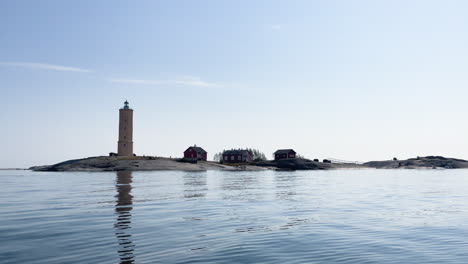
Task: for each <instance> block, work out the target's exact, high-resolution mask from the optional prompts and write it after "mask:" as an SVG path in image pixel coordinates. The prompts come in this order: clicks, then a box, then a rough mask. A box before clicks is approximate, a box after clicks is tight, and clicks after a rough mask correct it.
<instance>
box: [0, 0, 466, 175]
mask: <svg viewBox="0 0 468 264" xmlns="http://www.w3.org/2000/svg"><path fill="white" fill-rule="evenodd" d="M467 7H468V3H467V2H466V1H344V0H343V1H214V0H213V1H22V0H18V1H1V2H0V43H1V44H0V47H1V48H0V82H1V83H0V87H1V91H2V99H3V100H2V103H3V108H4V110H3V111H2V113H3V114H1V115H0V122H2V124H4V126H3V128H2V129H1V131H2V133H1V136H0V145H1V146H2V147H3V151H2V153H1V154H0V155H1V156H0V167H27V166H32V165H38V164H51V163H56V162H59V161H62V160H66V159H72V158H80V157H88V156H96V155H107V153H109V152H111V151H116V148H117V143H116V142H117V128H118V108H120V107H121V106H122V103H123V101H125V100H126V99H127V100H129V101H130V104H131V106H132V107H133V108H134V109H135V112H134V114H135V117H134V119H135V121H134V122H135V125H134V142H135V152H136V153H137V154H146V155H158V156H173V157H174V156H181V155H182V151H183V150H185V148H186V147H187V146H188V145H192V144H197V145H200V146H202V147H204V148H205V149H206V150H207V151H208V152H209V157H212V155H213V154H214V153H215V152H218V151H221V150H222V149H230V148H238V147H251V148H258V149H260V150H262V151H264V152H265V153H266V154H267V156H270V155H271V153H272V152H273V151H275V150H276V149H277V148H294V149H295V150H296V151H297V152H298V153H300V154H302V155H304V156H306V157H308V158H320V159H322V158H338V159H345V160H360V161H366V160H376V159H389V158H393V157H394V156H396V157H398V158H408V157H414V156H417V155H419V156H422V155H445V156H452V157H459V158H465V159H468V140H467V139H466V135H468V125H467V122H465V119H466V113H467V110H468V105H467V104H466V103H465V102H466V98H468V90H467V89H466V88H467V85H468V77H467V74H466V73H467V71H468V50H467V49H466V47H467V46H468V45H467V44H468V43H467V42H468V37H467V36H468V17H467V16H466V12H465V11H466V10H467Z"/></svg>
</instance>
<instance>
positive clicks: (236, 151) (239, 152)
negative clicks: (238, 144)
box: [223, 149, 250, 155]
mask: <svg viewBox="0 0 468 264" xmlns="http://www.w3.org/2000/svg"><path fill="white" fill-rule="evenodd" d="M246 154H249V155H250V152H249V151H248V150H246V149H232V150H226V151H224V152H223V155H246Z"/></svg>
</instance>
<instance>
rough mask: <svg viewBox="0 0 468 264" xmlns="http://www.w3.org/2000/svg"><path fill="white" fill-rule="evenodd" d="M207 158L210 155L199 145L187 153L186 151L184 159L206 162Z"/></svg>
mask: <svg viewBox="0 0 468 264" xmlns="http://www.w3.org/2000/svg"><path fill="white" fill-rule="evenodd" d="M207 156H208V153H207V152H206V151H205V150H204V149H202V148H200V147H197V145H195V146H193V147H189V148H188V149H187V150H186V151H184V158H186V159H191V160H204V161H206V157H207Z"/></svg>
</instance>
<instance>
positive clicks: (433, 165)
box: [29, 156, 468, 171]
mask: <svg viewBox="0 0 468 264" xmlns="http://www.w3.org/2000/svg"><path fill="white" fill-rule="evenodd" d="M365 168H368V169H370V168H371V169H461V168H468V161H467V160H462V159H454V158H445V157H441V156H427V157H417V158H412V159H407V160H396V159H393V160H386V161H370V162H366V163H363V164H352V163H328V162H317V161H312V160H308V159H300V158H295V159H283V160H276V161H275V160H271V161H261V162H254V163H249V164H220V163H218V162H213V161H198V162H193V163H192V162H184V161H183V160H180V159H170V158H162V157H106V156H100V157H90V158H84V159H76V160H68V161H64V162H61V163H57V164H54V165H47V166H35V167H31V168H29V169H30V170H34V171H154V170H178V171H206V170H223V171H260V170H330V169H365Z"/></svg>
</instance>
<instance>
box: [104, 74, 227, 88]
mask: <svg viewBox="0 0 468 264" xmlns="http://www.w3.org/2000/svg"><path fill="white" fill-rule="evenodd" d="M107 80H108V81H110V82H113V83H126V84H145V85H183V86H195V87H212V86H216V85H219V84H217V83H212V82H206V81H203V80H202V79H201V78H199V77H193V76H182V77H179V78H175V79H169V80H144V79H127V78H110V79H107Z"/></svg>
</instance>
